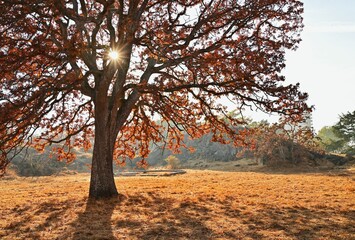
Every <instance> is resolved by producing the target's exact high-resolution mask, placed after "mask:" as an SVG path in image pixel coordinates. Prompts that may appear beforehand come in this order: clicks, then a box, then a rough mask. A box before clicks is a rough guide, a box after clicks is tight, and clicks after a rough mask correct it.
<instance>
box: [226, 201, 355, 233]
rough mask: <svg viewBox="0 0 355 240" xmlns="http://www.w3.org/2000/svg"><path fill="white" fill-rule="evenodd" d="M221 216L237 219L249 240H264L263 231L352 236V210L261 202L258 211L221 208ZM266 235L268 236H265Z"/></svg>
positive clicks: (354, 228) (354, 223) (354, 230)
mask: <svg viewBox="0 0 355 240" xmlns="http://www.w3.org/2000/svg"><path fill="white" fill-rule="evenodd" d="M222 209H223V211H224V213H223V214H222V215H224V217H225V218H229V219H233V218H234V219H239V220H240V221H241V223H242V224H243V225H245V226H246V227H247V228H246V230H245V232H244V234H245V236H248V237H251V238H252V239H267V237H266V236H265V235H263V233H265V231H266V232H268V234H275V237H276V236H277V234H280V233H281V234H282V236H284V237H287V238H291V239H297V240H298V239H299V240H301V239H334V240H336V239H339V240H340V239H354V237H355V211H354V210H349V211H339V212H335V211H332V210H331V211H330V210H329V209H327V207H324V206H319V207H316V208H306V207H299V206H293V207H289V206H288V207H282V206H275V205H266V204H265V205H264V206H263V207H262V208H261V209H259V211H256V212H253V213H250V212H249V213H247V214H245V212H244V211H243V210H238V209H231V208H229V207H228V205H226V206H224V207H222ZM269 237H270V235H269Z"/></svg>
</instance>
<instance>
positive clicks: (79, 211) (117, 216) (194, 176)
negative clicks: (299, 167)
mask: <svg viewBox="0 0 355 240" xmlns="http://www.w3.org/2000/svg"><path fill="white" fill-rule="evenodd" d="M116 183H117V187H118V189H119V191H120V193H121V196H120V197H119V198H117V199H114V200H109V201H96V202H91V201H88V200H87V192H88V185H89V176H88V175H81V174H80V175H71V176H58V177H39V178H15V179H12V180H1V181H0V189H1V190H0V191H1V198H0V216H1V218H0V239H355V184H354V183H355V175H354V174H353V173H352V172H335V173H303V174H299V173H288V174H285V173H284V174H282V173H279V174H276V173H256V172H218V171H192V170H190V171H188V172H187V173H186V174H183V175H177V176H170V177H119V178H117V182H116Z"/></svg>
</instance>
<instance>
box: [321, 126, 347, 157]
mask: <svg viewBox="0 0 355 240" xmlns="http://www.w3.org/2000/svg"><path fill="white" fill-rule="evenodd" d="M317 138H318V141H319V144H320V145H321V146H322V147H323V149H324V150H325V151H327V152H342V149H343V147H344V145H345V141H344V139H342V138H341V137H339V135H338V134H337V131H336V129H334V127H333V126H325V127H323V128H321V130H319V132H318V134H317Z"/></svg>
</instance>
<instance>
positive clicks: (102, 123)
mask: <svg viewBox="0 0 355 240" xmlns="http://www.w3.org/2000/svg"><path fill="white" fill-rule="evenodd" d="M98 114H101V115H98V117H97V118H96V122H95V142H94V151H93V157H92V168H91V179H90V190H89V198H95V199H98V198H111V197H115V196H117V195H118V192H117V188H116V185H115V179H114V174H113V150H114V144H115V139H116V135H115V133H114V131H112V128H110V126H109V121H107V120H108V119H107V117H106V116H107V115H106V114H104V113H102V112H101V113H98ZM105 115H106V116H105Z"/></svg>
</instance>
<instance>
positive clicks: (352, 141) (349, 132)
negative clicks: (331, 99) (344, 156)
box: [334, 111, 355, 154]
mask: <svg viewBox="0 0 355 240" xmlns="http://www.w3.org/2000/svg"><path fill="white" fill-rule="evenodd" d="M339 117H340V119H339V121H338V122H337V123H336V124H335V125H334V130H335V133H336V135H337V136H338V137H339V138H341V139H343V141H344V142H345V149H344V150H343V152H344V153H349V154H355V111H353V112H352V113H351V112H347V113H346V114H342V115H340V116H339Z"/></svg>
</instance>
